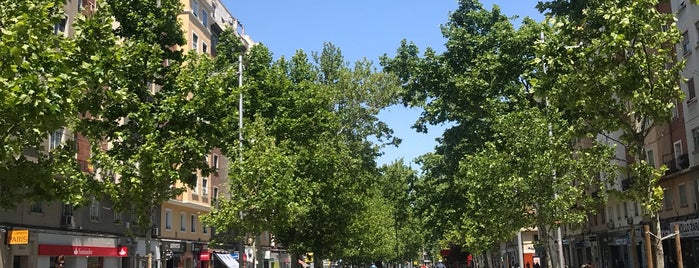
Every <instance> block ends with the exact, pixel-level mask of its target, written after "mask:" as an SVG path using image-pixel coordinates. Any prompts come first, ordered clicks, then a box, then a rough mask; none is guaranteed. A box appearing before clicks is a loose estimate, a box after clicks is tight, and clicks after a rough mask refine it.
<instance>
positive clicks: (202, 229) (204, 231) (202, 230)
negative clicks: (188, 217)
mask: <svg viewBox="0 0 699 268" xmlns="http://www.w3.org/2000/svg"><path fill="white" fill-rule="evenodd" d="M201 232H202V233H205V234H207V233H209V228H208V227H206V226H202V227H201Z"/></svg>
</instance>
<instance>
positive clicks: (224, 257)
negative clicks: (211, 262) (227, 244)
mask: <svg viewBox="0 0 699 268" xmlns="http://www.w3.org/2000/svg"><path fill="white" fill-rule="evenodd" d="M214 256H216V258H218V259H219V260H221V262H223V264H225V265H226V266H227V267H228V268H238V267H239V266H238V261H236V260H235V259H233V256H231V254H222V253H214Z"/></svg>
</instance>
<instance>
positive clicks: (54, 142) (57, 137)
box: [49, 128, 63, 150]
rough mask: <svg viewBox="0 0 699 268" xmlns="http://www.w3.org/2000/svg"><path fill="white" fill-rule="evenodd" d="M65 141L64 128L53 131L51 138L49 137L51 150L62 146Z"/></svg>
mask: <svg viewBox="0 0 699 268" xmlns="http://www.w3.org/2000/svg"><path fill="white" fill-rule="evenodd" d="M62 142H63V128H61V129H58V130H56V131H54V132H52V133H51V138H50V139H49V150H53V149H56V148H58V146H61V143H62Z"/></svg>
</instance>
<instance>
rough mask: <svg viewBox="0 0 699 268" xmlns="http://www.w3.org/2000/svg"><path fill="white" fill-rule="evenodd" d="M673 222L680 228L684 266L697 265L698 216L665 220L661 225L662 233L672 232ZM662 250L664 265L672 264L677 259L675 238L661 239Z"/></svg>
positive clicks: (698, 263) (698, 254)
mask: <svg viewBox="0 0 699 268" xmlns="http://www.w3.org/2000/svg"><path fill="white" fill-rule="evenodd" d="M675 224H677V225H678V226H679V229H680V241H681V247H682V261H683V262H684V267H699V218H693V219H686V220H673V221H668V222H665V224H663V225H662V230H663V235H667V234H671V233H672V232H674V228H675V227H674V226H675ZM671 230H673V231H671ZM663 251H664V252H665V262H666V265H672V264H674V262H675V260H676V259H677V257H676V255H677V248H676V247H675V239H667V240H665V241H663Z"/></svg>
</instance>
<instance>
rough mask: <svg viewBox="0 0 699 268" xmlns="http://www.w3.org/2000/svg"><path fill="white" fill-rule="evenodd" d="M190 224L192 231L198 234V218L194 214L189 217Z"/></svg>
mask: <svg viewBox="0 0 699 268" xmlns="http://www.w3.org/2000/svg"><path fill="white" fill-rule="evenodd" d="M189 224H190V229H191V231H192V233H196V232H197V216H195V215H194V214H191V215H189Z"/></svg>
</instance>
